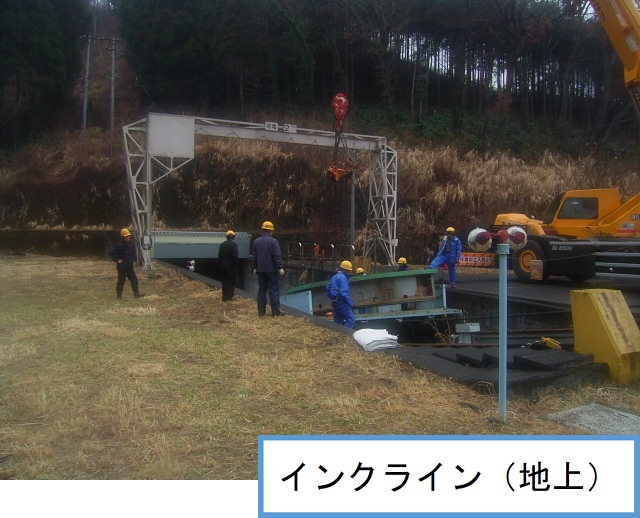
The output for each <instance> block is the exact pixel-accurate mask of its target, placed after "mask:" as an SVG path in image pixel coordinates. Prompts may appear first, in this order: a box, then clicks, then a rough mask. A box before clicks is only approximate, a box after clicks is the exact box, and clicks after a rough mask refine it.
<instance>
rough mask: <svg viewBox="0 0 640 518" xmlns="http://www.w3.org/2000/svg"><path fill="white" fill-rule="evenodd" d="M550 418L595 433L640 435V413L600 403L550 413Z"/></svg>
mask: <svg viewBox="0 0 640 518" xmlns="http://www.w3.org/2000/svg"><path fill="white" fill-rule="evenodd" d="M549 419H551V420H553V421H558V422H560V423H562V424H564V425H566V426H570V427H572V428H579V429H581V430H586V431H589V432H592V433H594V434H600V435H640V416H639V415H636V414H632V413H630V412H625V411H624V410H619V409H617V408H613V407H609V406H605V405H600V404H599V403H592V404H590V405H585V406H581V407H577V408H572V409H571V410H566V411H564V412H558V413H555V414H550V415H549Z"/></svg>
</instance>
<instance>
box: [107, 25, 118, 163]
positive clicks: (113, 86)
mask: <svg viewBox="0 0 640 518" xmlns="http://www.w3.org/2000/svg"><path fill="white" fill-rule="evenodd" d="M116 41H118V38H113V37H112V38H111V48H110V49H109V50H111V110H110V114H111V118H110V124H109V156H113V127H114V124H115V105H116V101H115V99H116Z"/></svg>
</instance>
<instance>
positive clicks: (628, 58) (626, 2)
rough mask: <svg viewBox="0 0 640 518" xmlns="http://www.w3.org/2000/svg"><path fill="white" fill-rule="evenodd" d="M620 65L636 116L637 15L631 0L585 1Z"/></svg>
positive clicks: (639, 91)
mask: <svg viewBox="0 0 640 518" xmlns="http://www.w3.org/2000/svg"><path fill="white" fill-rule="evenodd" d="M589 1H590V2H591V5H592V7H593V9H594V11H595V12H596V15H597V16H598V19H599V20H600V23H601V24H602V26H603V27H604V30H605V31H606V33H607V36H609V39H610V40H611V43H612V44H613V47H614V48H615V50H616V52H617V54H618V56H619V57H620V60H621V61H622V64H623V66H624V82H625V85H626V87H627V89H628V90H629V93H630V94H631V98H632V99H633V104H634V106H635V107H636V111H637V112H638V115H639V116H640V12H638V8H637V6H636V4H635V2H634V0H589Z"/></svg>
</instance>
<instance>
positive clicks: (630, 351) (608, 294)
mask: <svg viewBox="0 0 640 518" xmlns="http://www.w3.org/2000/svg"><path fill="white" fill-rule="evenodd" d="M571 314H572V318H573V332H574V337H575V351H576V352H578V353H582V354H592V355H593V357H594V360H595V361H597V362H604V363H607V364H608V365H609V374H610V376H611V377H612V378H613V379H615V380H616V381H618V382H619V383H630V382H632V381H636V380H639V379H640V329H638V325H637V324H636V321H635V319H634V318H633V315H632V313H631V310H630V309H629V306H628V305H627V303H626V301H625V300H624V297H623V296H622V292H621V291H619V290H602V289H593V290H573V291H572V292H571Z"/></svg>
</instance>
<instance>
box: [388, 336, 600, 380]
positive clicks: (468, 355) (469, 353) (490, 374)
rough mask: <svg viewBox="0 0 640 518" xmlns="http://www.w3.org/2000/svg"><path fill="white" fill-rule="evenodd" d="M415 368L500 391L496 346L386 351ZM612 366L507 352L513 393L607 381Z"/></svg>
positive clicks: (565, 355) (563, 354)
mask: <svg viewBox="0 0 640 518" xmlns="http://www.w3.org/2000/svg"><path fill="white" fill-rule="evenodd" d="M384 353H385V354H393V355H395V356H398V357H400V358H402V359H403V360H405V361H407V362H408V363H410V364H412V365H414V366H415V367H418V368H421V369H425V370H428V371H431V372H435V373H437V374H440V375H442V376H446V377H448V378H452V379H455V380H457V381H460V382H462V383H468V384H490V385H493V386H496V387H497V384H498V375H499V350H498V347H496V346H490V347H483V346H468V347H467V346H428V345H425V346H399V347H397V348H395V349H386V350H384ZM607 375H608V366H607V365H606V364H602V363H594V361H593V357H591V356H590V355H584V354H579V353H575V352H572V351H566V350H561V349H532V348H524V347H518V348H513V349H508V350H507V383H508V386H509V389H526V388H527V387H530V386H540V385H541V384H548V383H551V382H554V381H556V380H565V381H567V382H571V381H572V380H575V379H578V378H580V379H583V378H584V379H591V378H593V379H603V378H605V377H606V376H607Z"/></svg>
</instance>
